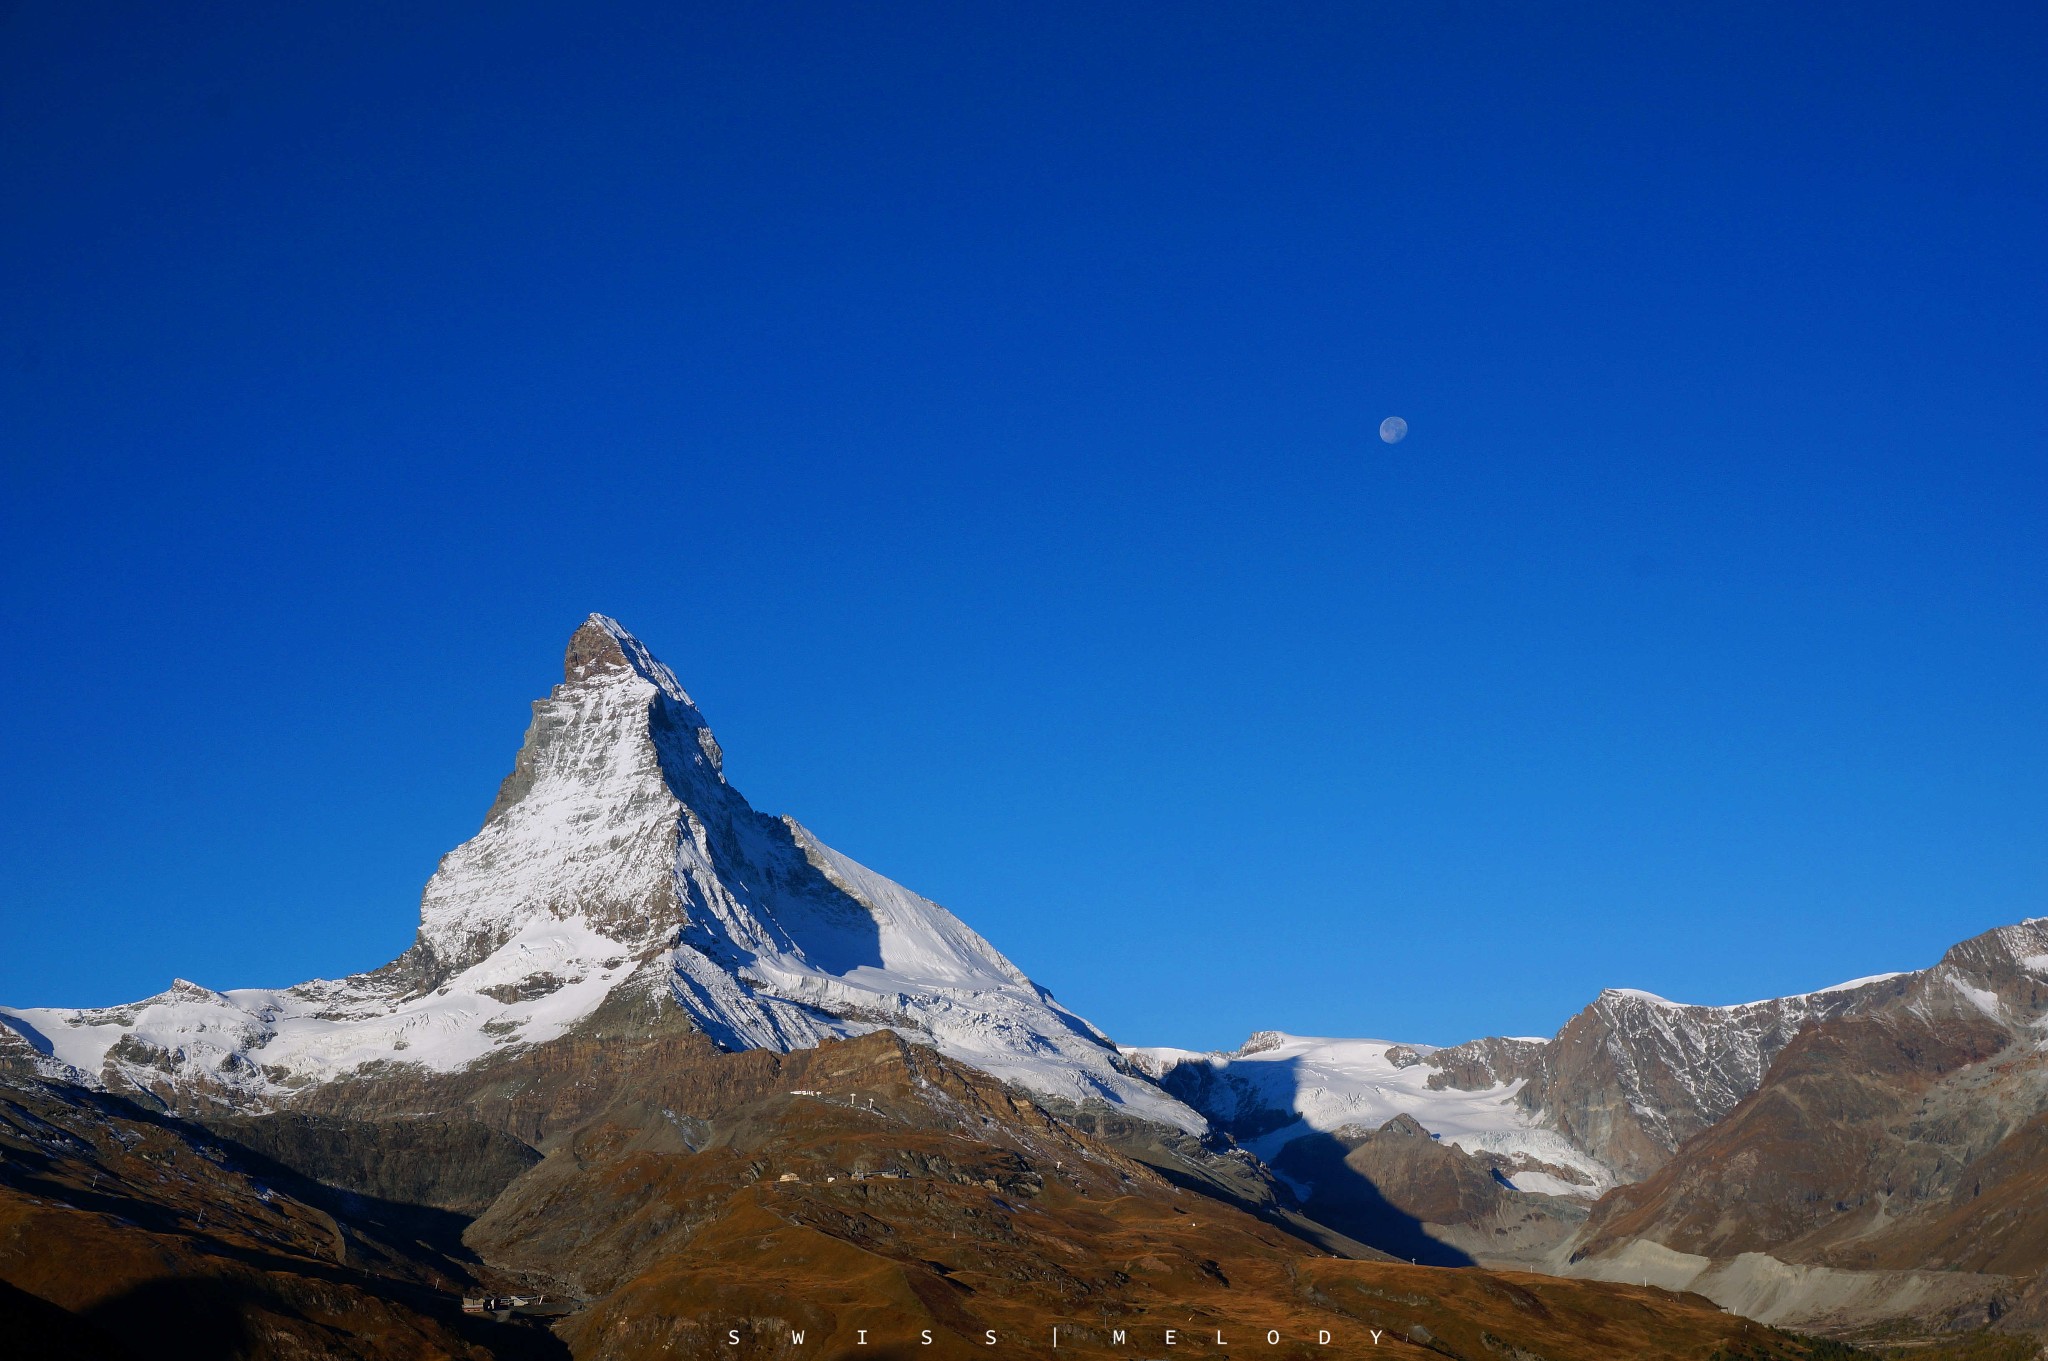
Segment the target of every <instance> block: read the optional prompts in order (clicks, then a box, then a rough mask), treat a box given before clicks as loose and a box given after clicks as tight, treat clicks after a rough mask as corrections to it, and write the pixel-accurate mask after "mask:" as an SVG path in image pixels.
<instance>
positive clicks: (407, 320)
mask: <svg viewBox="0 0 2048 1361" xmlns="http://www.w3.org/2000/svg"><path fill="white" fill-rule="evenodd" d="M314 8H315V7H310V6H285V7H278V6H246V7H229V6H220V7H210V8H207V9H205V10H204V12H197V11H192V10H185V11H182V12H179V11H173V10H169V9H166V8H164V7H158V6H140V5H137V6H128V7H116V8H115V9H111V10H102V9H92V10H88V9H85V8H82V7H79V6H64V5H56V4H49V3H40V2H39V0H28V2H27V3H23V4H19V5H16V6H12V7H10V8H9V9H7V10H6V11H5V12H4V17H0V262H4V263H0V479H4V480H0V623H4V625H5V627H6V630H7V634H8V636H9V637H10V638H11V639H13V645H12V646H10V647H9V648H7V649H5V650H4V652H0V667H4V668H5V679H6V684H7V694H8V697H9V701H10V708H11V712H12V714H13V722H12V723H11V724H10V729H9V733H8V738H7V741H6V742H5V743H4V744H0V826H4V827H5V829H6V833H5V836H4V838H0V919H4V930H5V934H4V939H5V943H6V944H5V949H4V951H0V999H4V1000H6V1001H8V1002H9V1003H12V1004H17V1005H20V1004H63V1003H77V1004H90V1003H110V1002H115V1001H120V1000H127V999H130V998H133V997H136V996H140V995H144V994H147V993H151V992H154V991H157V990H159V989H161V988H162V987H164V986H166V985H167V984H168V982H169V980H170V979H171V978H172V977H173V976H174V975H177V976H184V977H190V978H194V979H197V980H199V981H201V982H204V983H208V984H210V985H213V986H219V987H225V986H245V985H253V984H282V983H286V982H291V981H295V980H297V979H300V978H304V977H308V976H315V975H328V976H332V975H335V974H338V973H341V972H345V971H349V970H353V969H360V968H365V967H369V966H373V965H375V964H378V963H381V962H382V961H384V960H385V959H387V958H389V957H390V956H392V955H393V954H395V953H396V952H397V951H398V950H399V949H400V948H402V947H403V946H404V945H405V944H406V943H407V942H408V941H409V940H410V937H411V932H412V928H413V924H414V921H415V912H416V905H417V900H418V893H419V889H420V886H421V885H422V884H423V883H424V881H425V879H426V877H427V876H428V874H429V873H431V872H432V869H433V867H434V864H435V861H436V859H437V858H438V856H439V855H440V854H441V853H442V852H444V851H446V850H447V849H448V848H450V847H452V846H453V845H455V844H456V843H457V842H458V841H460V840H461V839H462V838H464V837H465V836H466V835H468V834H469V833H470V832H471V831H473V830H474V828H475V826H476V825H477V823H478V822H479V820H480V819H481V817H482V814H483V812H484V809H485V808H486V807H487V806H488V804H489V801H490V798H491V795H492V793H493V791H494V789H495V787H496V784H497V781H498V779H499V778H500V777H501V776H502V775H503V773H504V772H505V770H506V769H507V768H509V765H510V761H511V758H512V754H513V752H514V750H515V749H516V747H517V744H518V741H519V737H520V733H521V731H522V730H523V727H524V723H525V720H526V713H527V709H526V706H527V704H528V702H529V701H530V700H532V699H533V698H535V697H537V696H539V695H541V694H542V693H544V692H545V690H546V688H547V687H548V685H549V684H550V683H551V682H552V681H553V680H555V679H556V678H557V677H558V675H559V671H558V666H559V657H560V652H561V648H562V645H563V643H564V642H565V640H566V638H567V636H568V633H569V631H570V629H571V628H572V627H573V626H574V625H575V624H576V622H577V621H578V620H580V619H581V618H582V617H583V615H584V614H585V613H587V612H588V611H591V610H594V609H595V610H603V611H606V612H608V613H612V614H615V615H617V616H619V617H620V618H621V619H623V620H624V621H625V622H626V623H627V624H628V625H629V626H630V627H632V628H633V629H635V630H636V631H637V632H639V633H640V634H641V635H642V636H643V637H644V638H645V639H646V640H647V641H648V642H649V644H650V645H651V646H652V647H653V648H654V649H655V651H656V652H657V653H658V654H659V655H660V656H662V657H663V658H664V659H665V660H667V661H668V662H669V663H670V664H671V665H672V666H673V667H674V668H675V669H676V670H677V671H678V673H679V674H680V675H681V676H682V677H683V679H684V682H685V684H686V685H688V686H689V687H690V688H691V690H692V691H693V693H694V694H695V696H696V698H697V699H698V701H699V703H700V704H701V705H702V706H703V708H704V710H705V711H706V713H707V715H708V716H709V717H710V720H711V722H712V724H713V726H714V727H715V728H716V729H717V732H718V734H719V737H720V739H721V741H722V742H723V744H724V747H725V749H726V752H727V757H728V771H729V773H730V775H731V776H732V778H733V780H734V782H735V783H736V784H738V785H739V786H740V787H741V788H742V789H743V790H745V791H746V792H747V793H748V795H749V796H750V798H752V800H753V801H754V802H755V804H756V805H757V806H760V807H762V808H764V809H767V810H770V811H774V812H788V813H791V814H794V815H795V816H797V817H798V818H800V819H802V820H803V821H804V822H805V823H806V824H807V825H809V826H810V827H812V828H813V829H814V830H815V831H816V832H818V833H819V834H820V835H821V836H822V837H824V838H825V839H826V840H828V841H830V842H831V843H833V844H834V845H836V846H838V847H840V848H841V849H843V850H845V851H846V852H847V853H849V854H851V855H853V856H855V857H856V858H858V859H861V860H863V861H865V862H867V863H869V864H871V865H873V866H874V867H876V868H877V869H880V870H882V871H884V872H886V873H888V874H890V875H892V876H895V877H897V878H899V879H902V880H903V881H905V882H906V883H908V884H909V885H911V886H912V887H914V888H916V889H918V890H920V891H921V892H924V893H926V894H929V895H931V896H933V897H936V898H938V899H939V900H941V901H943V902H945V903H946V904H948V905H949V906H951V907H953V908H954V909H955V910H957V911H958V912H960V913H961V914H962V915H963V916H965V917H966V918H967V919H968V920H969V921H970V922H972V923H973V924H975V925H976V926H977V927H978V928H979V929H981V930H982V931H983V933H984V934H986V935H988V936H989V937H990V938H991V939H993V940H994V941H995V942H996V943H997V944H998V945H999V946H1001V947H1002V948H1003V949H1005V950H1006V951H1007V952H1009V953H1010V954H1011V956H1012V957H1013V958H1014V959H1016V960H1017V962H1018V963H1019V964H1021V965H1022V966H1023V967H1024V968H1026V969H1027V970H1028V971H1030V972H1031V973H1032V974H1033V975H1034V976H1036V977H1038V978H1039V979H1040V980H1041V981H1043V982H1045V983H1046V984H1047V985H1048V986H1050V987H1051V988H1053V989H1054V990H1055V992H1057V993H1058V994H1059V996H1060V997H1061V999H1062V1000H1063V1001H1065V1002H1067V1003H1068V1004H1069V1005H1071V1006H1073V1007H1075V1008H1076V1009H1077V1010H1079V1011H1081V1012H1082V1013H1083V1014H1085V1015H1087V1016H1089V1017H1091V1018H1092V1019H1094V1020H1096V1021H1097V1022H1098V1023H1100V1024H1101V1025H1103V1026H1104V1027H1105V1028H1107V1029H1108V1030H1109V1031H1110V1032H1111V1033H1112V1034H1114V1035H1116V1036H1117V1037H1119V1038H1121V1039H1124V1040H1126V1041H1130V1042H1140V1043H1178V1044H1187V1045H1194V1046H1211V1045H1230V1044H1235V1043H1236V1042H1237V1041H1238V1040H1239V1039H1241V1038H1242V1037H1243V1035H1244V1034H1245V1033H1246V1032H1247V1031H1249V1030H1251V1029H1254V1028H1259V1027H1268V1026H1271V1027H1279V1028H1284V1029H1289V1030H1295V1031H1301V1032H1308V1033H1326V1034H1370V1035H1380V1036H1387V1037H1393V1038H1404V1039H1414V1040H1423V1041H1435V1042H1450V1041H1455V1040H1458V1039H1462V1038H1465V1037H1468V1036H1471V1035H1475V1034H1480V1033H1498V1032H1507V1033H1518V1034H1521V1033H1547V1032H1549V1031H1550V1030H1553V1029H1554V1028H1555V1027H1556V1026H1558V1025H1559V1024H1561V1023H1562V1022H1563V1021H1564V1020H1565V1019H1566V1017H1567V1016H1569V1014H1570V1013H1571V1012H1572V1011H1573V1010H1575V1009H1576V1008H1578V1007H1579V1006H1581V1005H1583V1004H1584V1003H1585V1002H1586V1001H1587V1000H1589V999H1590V998H1591V996H1592V995H1593V994H1594V993H1595V992H1596V991H1597V990H1598V989H1599V988H1601V987H1603V986H1608V985H1629V986H1637V987H1644V988H1649V989H1652V990H1654V991H1658V992H1661V993H1664V994H1666V995H1670V996H1675V997H1680V998H1684V999H1687V1000H1697V1001H1706V1002H1726V1001H1736V1000H1742V999H1745V998H1749V997H1755V996H1764V995H1771V994H1776V993H1782V992H1787V991H1793V990H1799V989H1805V988H1810V987H1813V986H1817V985H1821V984H1825V983H1829V982H1833V981H1836V980H1838V979H1841V978H1845V977H1850V976H1854V975H1858V974H1864V973H1870V972H1876V971H1880V970H1886V969H1893V968H1906V967H1915V966H1919V965H1923V964H1926V963H1928V962H1931V960H1932V959H1933V958H1934V957H1935V956H1936V955H1937V954H1938V953H1939V951H1940V950H1941V949H1942V948H1943V947H1944V946H1945V945H1947V944H1948V943H1950V942H1952V941H1954V940H1956V939H1959V938H1961V937H1963V936H1966V935H1969V934H1972V933H1974V932H1976V931H1979V930H1981V929H1984V928H1986V927H1989V926H1992V925H1996V924H1999V923H2001V922H2005V921H2010V920H2016V919H2018V918H2020V917H2023V916H2028V915H2034V914H2038V913H2041V912H2048V836H2044V828H2048V687H2044V685H2043V683H2042V678H2043V677H2044V676H2048V627H2044V624H2048V553H2044V550H2043V546H2042V545H2043V542H2044V533H2043V530H2044V523H2043V522H2044V513H2048V472H2044V468H2048V464H2044V449H2048V402H2044V398H2043V394H2044V392H2048V362H2044V361H2048V326H2044V324H2043V322H2044V315H2043V313H2044V299H2048V289H2044V284H2048V269H2044V265H2043V252H2042V250H2041V245H2042V223H2043V221H2044V209H2048V152H2044V149H2043V148H2044V143H2043V140H2042V138H2041V137H2040V130H2041V128H2042V127H2044V126H2048V107H2044V105H2048V94H2044V89H2048V83H2044V82H2042V81H2041V80H2040V72H2041V71H2042V70H2044V69H2048V19H2044V17H2043V13H2042V11H2041V10H2040V9H2039V8H2038V7H2035V6H2022V5H2016V4H2015V5H1987V6H1976V7H1960V9H1959V8H1958V7H1954V6H1940V7H1938V6H1934V5H1931V4H1930V5H1924V6H1913V7H1896V6H1885V5H1876V6H1873V5H1864V4H1858V5H1853V6H1852V5H1847V4H1825V3H1823V4H1812V5H1798V6H1782V5H1742V4H1735V5H1714V6H1705V5H1699V6H1682V7H1676V8H1675V9H1674V8H1673V7H1649V8H1645V7H1643V6H1641V5H1620V4H1613V5H1601V4H1588V5H1576V6H1529V5H1515V6H1510V5H1504V4H1502V5H1489V4H1469V3H1457V4H1451V3H1441V4H1386V5H1381V4H1350V3H1345V4H1335V3H1332V4H1301V5H1288V4H1259V5H1249V4H1246V5H1222V4H1187V5H1180V4H1175V5H1168V4H1117V5H1099V4H1089V5H1049V4H1032V5H1012V4H995V3H991V4H976V5H953V4H911V3H904V4H892V5H886V6H882V5H849V4H837V5H815V6H813V5H796V4H756V5H723V4H721V5H649V6H644V7H642V6H607V5H587V6H578V7H573V10H572V8H571V7H566V6H564V7H555V8H549V9H543V8H537V7H523V6H518V5H504V4H499V5H490V6H483V5H478V6H474V7H467V8H465V7H460V6H454V5H448V6H389V7H383V8H379V7H375V6H362V7H339V6H337V7H332V8H331V9H328V10H327V11H325V12H319V13H316V12H313V11H314ZM1392 414H1399V415H1402V416H1404V417H1406V418H1407V419H1408V421H1409V422H1410V423H1411V426H1412V431H1413V433H1412V434H1411V435H1410V436H1409V438H1408V440H1407V441H1406V442H1405V443H1403V444H1401V445H1399V446H1396V447H1392V448H1389V447H1388V446H1385V445H1382V444H1380V443H1379V442H1378V441H1377V440H1376V439H1375V438H1374V434H1373V432H1374V429H1375V427H1376V426H1377V425H1378V423H1379V421H1380V419H1381V418H1382V417H1384V416H1387V415H1392Z"/></svg>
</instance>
